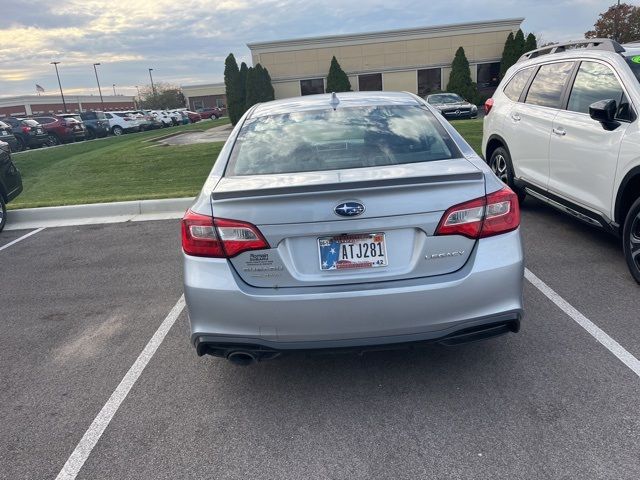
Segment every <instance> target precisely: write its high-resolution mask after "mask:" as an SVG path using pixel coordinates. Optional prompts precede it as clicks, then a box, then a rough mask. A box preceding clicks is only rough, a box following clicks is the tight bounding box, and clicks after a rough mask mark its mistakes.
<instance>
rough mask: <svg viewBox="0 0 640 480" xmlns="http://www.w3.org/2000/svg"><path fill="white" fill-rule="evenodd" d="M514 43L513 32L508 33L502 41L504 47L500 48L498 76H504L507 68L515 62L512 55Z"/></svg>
mask: <svg viewBox="0 0 640 480" xmlns="http://www.w3.org/2000/svg"><path fill="white" fill-rule="evenodd" d="M513 48H514V45H513V32H510V33H509V36H508V37H507V40H506V41H505V42H504V49H503V50H502V60H501V61H500V78H502V77H504V74H505V73H507V70H509V68H510V67H511V65H513V64H514V63H515V60H513V57H514V50H513Z"/></svg>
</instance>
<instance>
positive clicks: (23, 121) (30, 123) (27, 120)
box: [22, 119, 40, 127]
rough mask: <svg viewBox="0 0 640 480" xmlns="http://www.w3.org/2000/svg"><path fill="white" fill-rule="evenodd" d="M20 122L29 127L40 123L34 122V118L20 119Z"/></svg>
mask: <svg viewBox="0 0 640 480" xmlns="http://www.w3.org/2000/svg"><path fill="white" fill-rule="evenodd" d="M22 123H24V124H25V125H28V126H30V127H37V126H39V125H40V123H38V122H36V121H35V120H29V119H26V120H22Z"/></svg>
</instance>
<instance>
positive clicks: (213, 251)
mask: <svg viewBox="0 0 640 480" xmlns="http://www.w3.org/2000/svg"><path fill="white" fill-rule="evenodd" d="M264 248H269V244H268V243H267V241H266V240H265V239H264V237H263V236H262V234H261V233H260V231H259V230H258V229H257V228H256V227H255V226H254V225H252V224H250V223H247V222H240V221H238V220H228V219H225V218H216V219H214V218H213V217H211V216H209V215H201V214H199V213H194V212H192V211H191V210H187V212H186V213H185V214H184V217H183V218H182V249H183V250H184V253H186V254H187V255H193V256H196V257H214V258H231V257H235V256H236V255H239V254H240V253H242V252H246V251H248V250H261V249H264Z"/></svg>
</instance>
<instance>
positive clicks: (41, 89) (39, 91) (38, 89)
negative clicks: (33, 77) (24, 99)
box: [36, 83, 44, 94]
mask: <svg viewBox="0 0 640 480" xmlns="http://www.w3.org/2000/svg"><path fill="white" fill-rule="evenodd" d="M36 92H38V94H40V93H44V88H42V87H41V86H40V85H38V84H37V83H36Z"/></svg>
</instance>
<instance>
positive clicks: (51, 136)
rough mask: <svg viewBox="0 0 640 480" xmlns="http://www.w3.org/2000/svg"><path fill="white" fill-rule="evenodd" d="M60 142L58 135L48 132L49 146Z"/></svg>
mask: <svg viewBox="0 0 640 480" xmlns="http://www.w3.org/2000/svg"><path fill="white" fill-rule="evenodd" d="M61 143H62V142H61V141H60V139H59V138H58V136H57V135H56V134H54V133H50V134H49V146H50V147H55V146H56V145H60V144H61Z"/></svg>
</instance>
